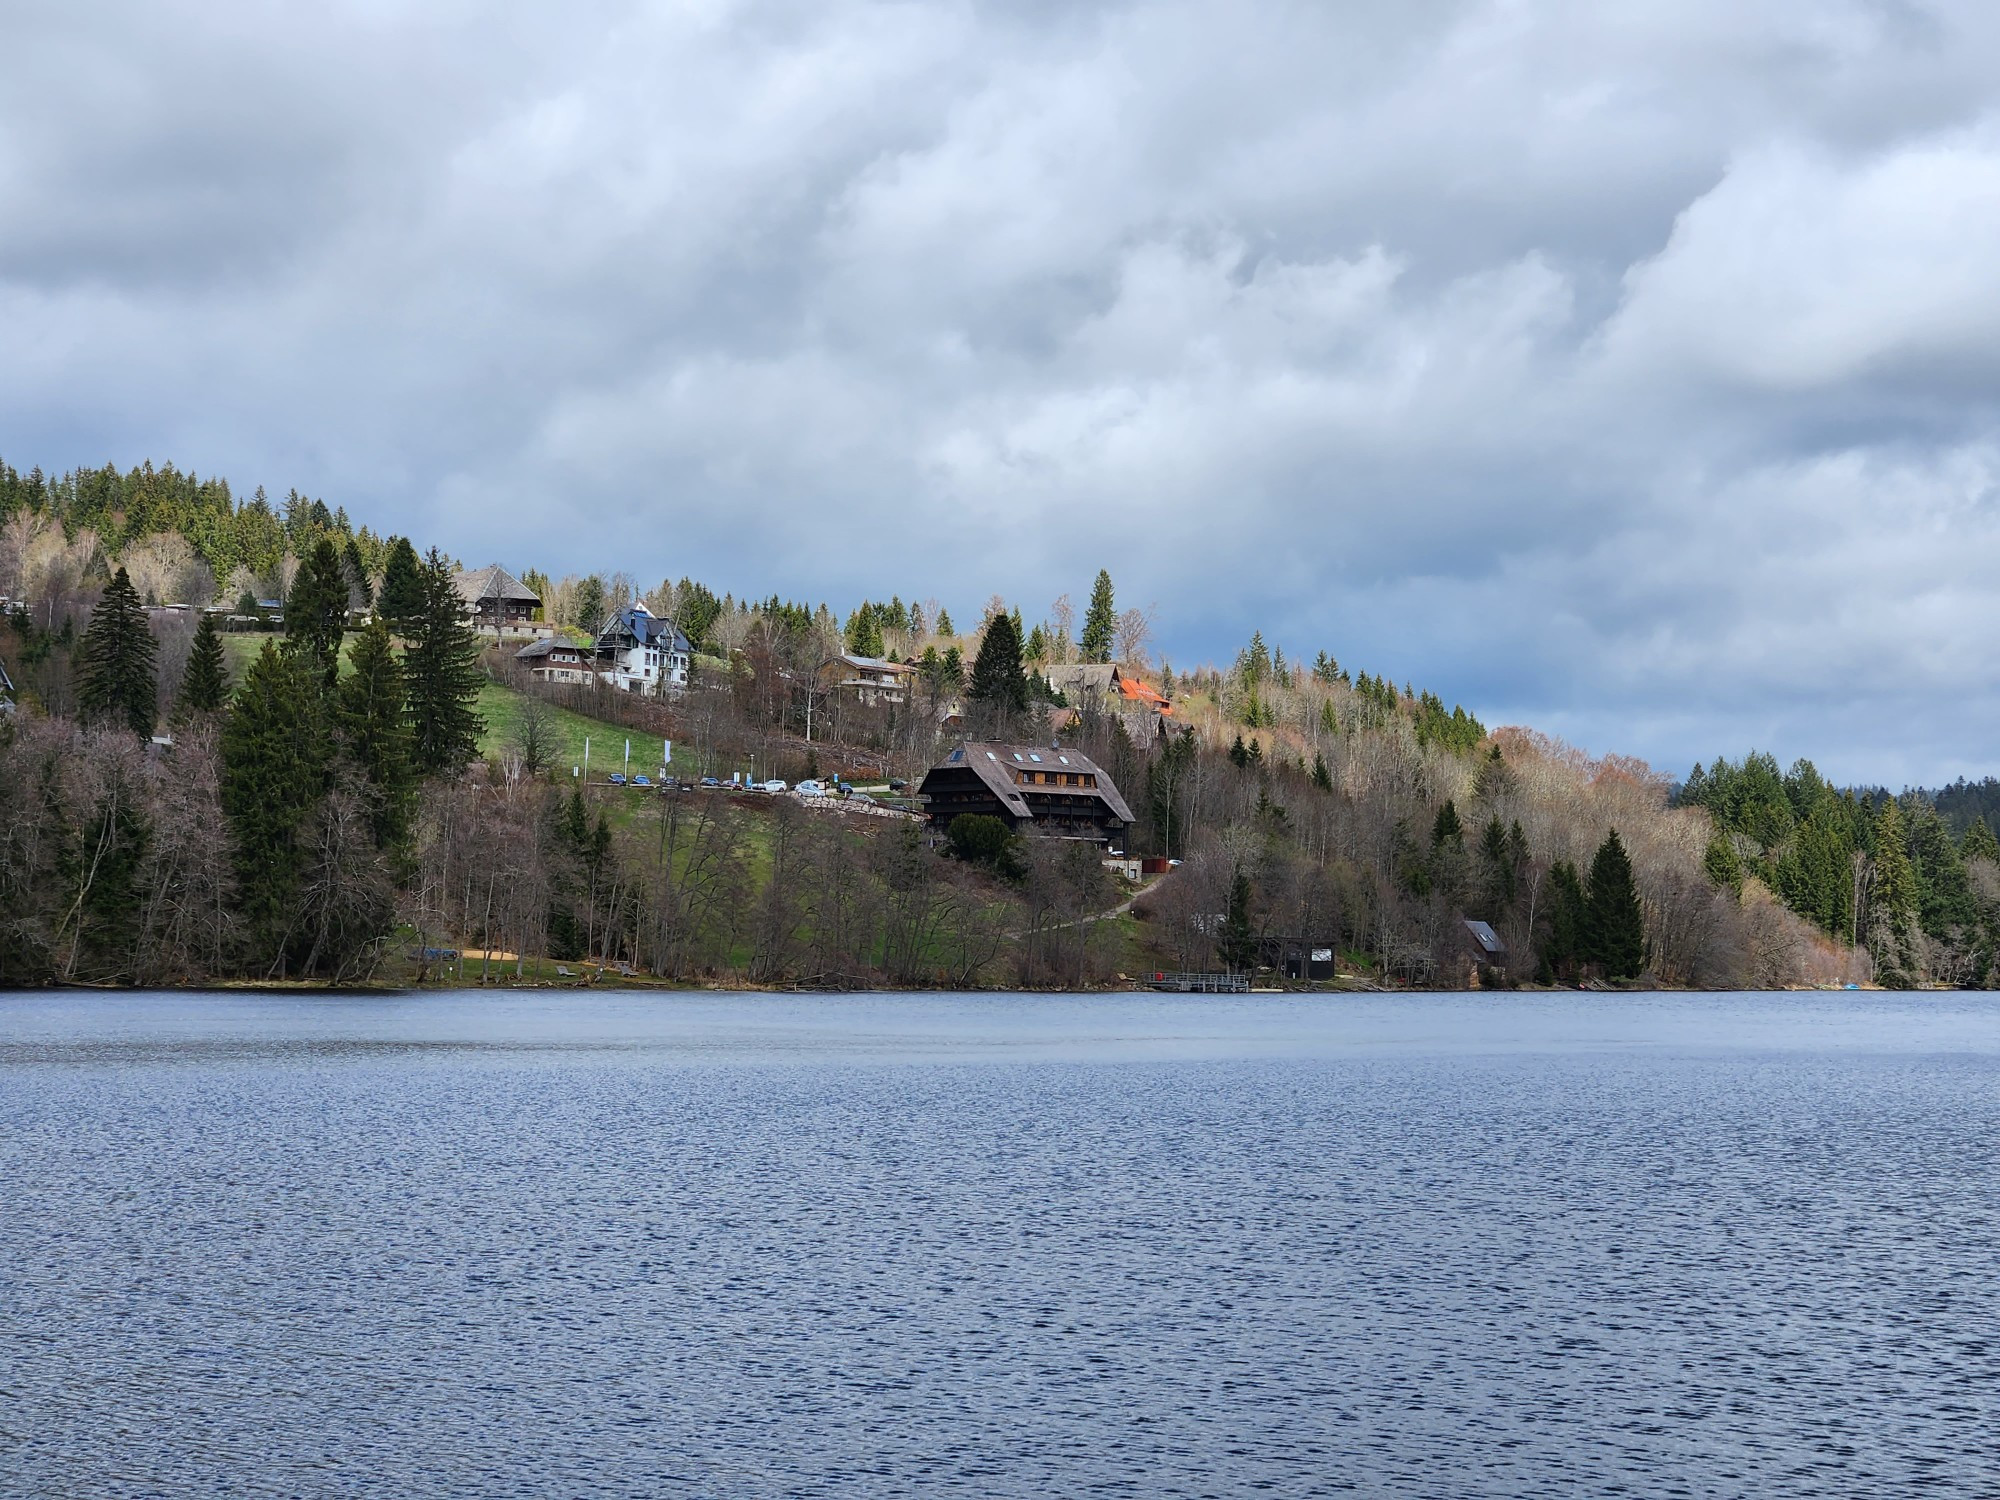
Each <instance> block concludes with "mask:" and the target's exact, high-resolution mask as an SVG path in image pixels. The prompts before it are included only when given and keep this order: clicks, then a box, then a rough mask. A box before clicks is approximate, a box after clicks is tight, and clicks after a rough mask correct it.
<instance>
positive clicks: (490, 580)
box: [451, 563, 542, 604]
mask: <svg viewBox="0 0 2000 1500" xmlns="http://www.w3.org/2000/svg"><path fill="white" fill-rule="evenodd" d="M451 582H452V587H454V588H456V589H457V590H458V597H459V598H461V599H463V600H464V601H465V602H466V603H467V604H477V603H478V602H479V601H480V600H482V599H499V600H518V601H520V602H521V603H523V604H540V603H541V602H542V596H541V595H540V594H538V593H536V592H535V591H534V590H533V589H531V588H529V587H528V586H527V585H526V584H524V583H522V582H521V580H520V579H518V578H516V577H515V576H514V575H513V574H512V573H509V572H508V571H507V570H506V569H505V568H503V567H501V566H500V564H498V563H488V564H487V565H486V566H485V567H483V568H475V569H473V571H472V572H470V573H454V574H452V575H451Z"/></svg>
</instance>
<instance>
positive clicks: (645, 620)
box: [597, 602, 694, 652]
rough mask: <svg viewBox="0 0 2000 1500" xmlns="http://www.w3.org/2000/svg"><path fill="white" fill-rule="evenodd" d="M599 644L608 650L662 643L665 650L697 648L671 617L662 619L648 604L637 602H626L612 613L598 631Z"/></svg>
mask: <svg viewBox="0 0 2000 1500" xmlns="http://www.w3.org/2000/svg"><path fill="white" fill-rule="evenodd" d="M669 643H671V644H669ZM597 645H598V648H599V649H600V650H605V651H617V650H622V649H625V648H627V647H631V646H659V647H660V648H661V649H662V650H669V651H684V652H692V651H693V650H694V647H693V646H692V645H690V644H689V643H688V638H687V637H686V636H685V635H683V634H682V633H681V630H680V627H678V626H677V625H675V624H674V622H673V621H672V620H663V619H661V618H660V617H659V616H658V615H656V614H654V613H653V612H652V611H651V610H650V609H648V608H646V606H645V605H643V604H639V603H636V602H635V603H632V604H628V605H626V606H625V608H623V609H621V610H619V611H618V613H617V614H615V615H613V616H612V617H611V619H610V621H609V623H607V624H606V625H605V627H604V629H602V630H600V631H599V632H598V633H597Z"/></svg>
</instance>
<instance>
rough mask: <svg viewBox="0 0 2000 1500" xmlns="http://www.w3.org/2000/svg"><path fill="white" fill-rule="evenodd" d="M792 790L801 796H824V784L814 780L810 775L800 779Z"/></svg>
mask: <svg viewBox="0 0 2000 1500" xmlns="http://www.w3.org/2000/svg"><path fill="white" fill-rule="evenodd" d="M792 790H793V791H795V792H797V793H798V794H799V795H800V796H801V797H824V796H825V795H826V787H825V785H824V784H822V783H820V782H817V781H814V780H813V779H812V778H810V777H808V778H807V779H806V780H804V781H801V782H800V783H799V784H798V785H797V786H795V787H794V788H792Z"/></svg>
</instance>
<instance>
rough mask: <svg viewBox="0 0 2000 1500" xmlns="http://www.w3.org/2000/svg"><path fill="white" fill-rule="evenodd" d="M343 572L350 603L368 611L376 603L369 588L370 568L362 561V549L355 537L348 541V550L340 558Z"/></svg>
mask: <svg viewBox="0 0 2000 1500" xmlns="http://www.w3.org/2000/svg"><path fill="white" fill-rule="evenodd" d="M340 565H341V571H342V572H344V573H345V574H346V575H347V593H348V602H349V603H350V604H357V603H358V606H359V607H360V608H362V609H366V608H368V607H369V605H371V604H373V603H374V602H375V596H374V593H373V591H372V590H370V589H369V587H368V567H367V565H366V564H365V563H363V562H362V560H361V547H360V545H359V544H358V543H357V542H356V541H355V540H354V538H353V537H349V538H348V539H347V547H346V550H345V551H343V552H342V554H341V558H340Z"/></svg>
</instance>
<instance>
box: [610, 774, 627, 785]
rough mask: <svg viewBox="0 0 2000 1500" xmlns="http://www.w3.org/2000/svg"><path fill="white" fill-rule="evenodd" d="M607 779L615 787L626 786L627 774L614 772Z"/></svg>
mask: <svg viewBox="0 0 2000 1500" xmlns="http://www.w3.org/2000/svg"><path fill="white" fill-rule="evenodd" d="M607 779H608V780H609V781H610V783H611V784H612V785H613V786H623V785H625V773H624V772H623V771H613V772H612V773H611V775H610V776H609V777H608V778H607Z"/></svg>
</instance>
